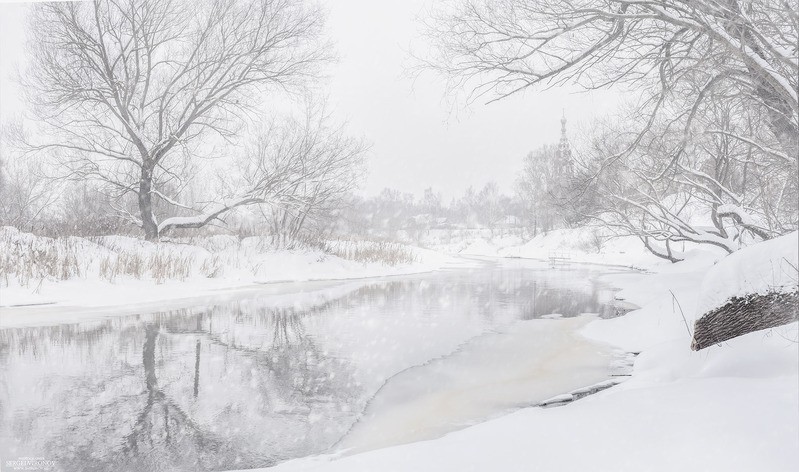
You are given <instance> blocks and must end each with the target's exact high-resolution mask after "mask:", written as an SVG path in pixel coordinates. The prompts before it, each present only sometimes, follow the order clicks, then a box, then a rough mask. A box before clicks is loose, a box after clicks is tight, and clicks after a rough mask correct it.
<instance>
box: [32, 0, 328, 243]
mask: <svg viewBox="0 0 799 472" xmlns="http://www.w3.org/2000/svg"><path fill="white" fill-rule="evenodd" d="M322 24H323V15H322V13H321V12H320V10H319V9H318V8H317V7H313V6H308V5H305V4H304V3H303V2H302V1H301V0H249V1H233V0H203V1H199V2H188V1H180V0H99V1H96V2H91V3H86V2H63V3H62V2H54V3H45V4H38V5H36V6H35V7H34V8H33V10H32V15H31V25H30V26H31V27H30V31H31V35H30V37H31V38H32V40H31V42H30V52H31V62H30V67H29V70H28V71H27V73H26V76H25V79H24V82H25V86H26V89H27V91H28V93H29V96H30V101H31V102H32V103H33V105H34V109H35V111H36V117H37V118H38V119H39V125H38V126H39V127H40V129H37V130H35V131H36V134H37V135H41V136H48V137H52V138H51V139H48V140H47V141H37V140H32V141H31V142H29V143H28V144H29V145H30V146H31V148H32V149H34V150H47V151H50V152H52V153H53V154H55V155H56V156H57V157H58V158H59V161H60V162H62V163H63V164H64V166H65V168H66V169H67V173H66V176H67V177H70V178H74V179H82V180H84V179H93V180H99V181H102V182H104V183H106V184H107V185H108V186H109V187H111V188H112V189H113V190H114V192H115V197H116V198H117V199H119V200H120V201H121V200H123V199H125V198H128V197H129V196H131V195H134V196H135V198H136V203H137V207H138V214H130V213H128V214H127V216H128V217H129V219H131V220H132V221H134V222H135V223H136V224H137V225H140V226H141V227H142V228H143V230H144V233H145V235H146V237H147V238H148V239H156V238H158V236H159V234H161V233H162V232H164V231H168V230H170V229H174V228H191V227H198V226H202V225H204V224H207V223H208V222H210V221H212V220H213V219H214V218H216V217H218V216H219V215H221V214H223V213H224V212H226V211H228V210H230V209H231V208H234V207H237V206H241V205H246V204H251V203H260V202H264V201H267V200H268V199H269V198H270V192H271V191H272V190H273V189H271V188H269V187H266V186H257V185H256V186H253V187H250V188H246V189H241V193H240V194H239V195H237V196H236V197H235V198H232V199H229V200H227V201H225V202H219V204H218V205H217V206H215V207H214V208H213V209H212V211H207V210H206V211H203V210H202V209H197V208H184V207H187V205H186V204H185V203H182V202H180V201H179V200H180V198H179V194H180V192H181V191H182V190H184V189H185V188H186V187H187V186H188V185H189V183H190V180H191V177H192V175H193V173H192V168H193V167H196V166H197V163H196V160H197V157H198V156H204V157H218V156H205V155H204V153H203V149H206V148H211V146H208V145H207V141H208V139H216V140H220V137H221V138H222V139H225V140H226V139H230V138H231V136H232V135H233V133H234V132H235V130H236V127H237V126H238V125H239V124H240V123H241V122H242V120H243V119H244V118H246V115H247V114H248V112H249V111H250V110H252V109H253V105H255V104H256V103H258V100H257V97H258V96H259V95H260V94H262V93H265V92H267V91H278V90H287V89H293V88H295V87H296V86H298V85H300V84H301V83H302V82H303V81H304V80H305V79H307V78H310V77H312V76H314V75H315V74H316V72H317V66H319V65H320V64H321V63H323V62H324V61H326V60H327V59H328V58H329V52H328V48H327V47H326V45H325V44H323V43H322V41H321V40H320V31H321V28H322ZM205 138H208V139H205ZM170 189H171V190H172V191H171V192H170ZM159 207H160V208H163V210H162V211H163V212H164V213H166V215H157V214H156V213H157V208H159ZM180 208H184V210H185V211H190V212H195V213H197V212H200V211H202V215H199V216H198V217H174V216H172V217H170V216H171V215H175V213H176V210H177V209H180ZM120 211H124V208H122V207H121V206H120ZM160 216H164V217H165V218H164V219H163V220H162V221H159V220H160V219H161V218H159V217H160Z"/></svg>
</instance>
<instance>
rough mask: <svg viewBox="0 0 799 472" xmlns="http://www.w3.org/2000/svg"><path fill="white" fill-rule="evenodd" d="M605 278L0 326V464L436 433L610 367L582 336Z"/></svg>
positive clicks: (252, 457)
mask: <svg viewBox="0 0 799 472" xmlns="http://www.w3.org/2000/svg"><path fill="white" fill-rule="evenodd" d="M608 271H609V269H597V268H586V267H577V266H573V267H567V268H563V269H559V270H553V269H550V268H548V267H547V266H546V265H544V264H542V263H539V262H534V261H522V260H503V261H489V260H463V265H462V266H454V267H452V268H450V269H448V270H443V271H438V272H434V273H428V274H420V275H413V276H403V277H392V278H385V279H375V280H362V281H355V282H353V281H349V282H341V283H334V284H325V285H324V286H323V287H320V286H319V284H314V283H309V284H307V290H306V289H303V291H302V292H296V290H295V292H296V293H293V294H292V295H291V296H283V297H278V298H276V297H274V296H269V297H266V296H261V295H259V294H258V293H249V294H246V295H241V296H237V297H233V298H231V299H229V300H227V301H225V302H219V303H216V304H204V305H201V306H190V307H186V308H182V309H173V310H170V311H162V312H157V313H142V314H137V315H130V316H117V317H113V318H106V319H93V320H86V321H84V322H80V323H75V324H61V325H53V326H36V327H27V328H24V327H21V328H6V329H2V330H0V461H2V465H5V464H6V461H9V460H20V459H25V458H27V459H35V460H44V461H52V462H48V464H51V465H52V466H53V470H69V471H74V470H81V471H92V470H97V471H107V470H108V471H119V472H122V471H151V470H152V471H155V470H164V471H166V470H186V471H189V470H227V469H245V468H252V467H265V466H269V465H273V464H275V463H277V462H279V461H281V460H285V459H289V458H296V457H303V456H307V455H311V454H317V453H322V452H327V451H331V450H333V449H348V450H350V451H361V450H367V449H372V448H375V447H381V446H385V445H390V444H398V443H402V442H408V441H414V440H419V439H428V438H433V437H437V436H440V435H442V434H445V433H446V432H448V431H452V430H454V429H457V428H461V427H463V426H466V425H468V424H472V423H475V422H479V421H482V420H485V419H487V418H490V417H492V416H496V415H499V414H501V413H503V412H506V411H509V410H511V409H513V408H519V407H523V406H526V405H530V404H535V402H537V401H540V400H542V399H544V398H546V397H548V396H551V395H554V394H557V393H561V392H564V391H568V390H570V389H573V388H576V387H580V386H583V385H587V384H590V383H593V382H596V381H599V380H602V379H604V378H606V377H607V375H608V365H609V364H610V362H611V360H612V358H613V353H612V352H610V351H609V350H608V349H607V348H605V347H602V346H598V345H594V344H592V343H589V342H588V341H586V340H584V339H582V338H581V337H579V336H578V335H577V334H576V331H577V330H578V329H579V327H580V326H582V325H583V324H585V323H586V322H588V321H590V319H591V318H590V317H578V315H581V314H583V313H595V314H598V316H605V317H607V316H614V315H615V313H616V308H615V306H614V304H613V301H612V300H613V291H612V290H611V289H610V288H609V287H608V286H606V285H604V284H602V283H601V282H599V281H598V276H599V275H601V274H602V273H607V272H608ZM294 287H295V288H296V284H294ZM270 291H271V292H270V293H272V294H274V292H275V288H274V287H272V288H270ZM553 313H556V314H560V315H562V316H563V318H562V319H549V318H552V317H547V319H541V317H542V316H545V315H550V314H553Z"/></svg>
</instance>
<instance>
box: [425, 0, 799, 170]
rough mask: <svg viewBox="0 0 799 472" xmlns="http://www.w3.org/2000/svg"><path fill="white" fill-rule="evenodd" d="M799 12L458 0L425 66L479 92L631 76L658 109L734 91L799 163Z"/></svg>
mask: <svg viewBox="0 0 799 472" xmlns="http://www.w3.org/2000/svg"><path fill="white" fill-rule="evenodd" d="M797 11H799V2H797V1H796V0H754V1H742V0H709V1H702V2H685V1H682V0H661V1H657V2H652V1H648V0H499V1H495V0H491V1H489V0H454V1H451V2H445V4H444V6H443V7H441V8H439V9H438V10H436V11H435V12H434V13H433V15H432V19H431V20H430V21H429V22H428V33H429V36H430V37H431V39H432V41H433V42H434V43H435V44H436V45H437V47H436V49H435V51H436V52H437V53H436V54H434V56H433V57H432V58H430V59H429V60H428V61H426V65H427V66H428V67H430V68H433V69H435V70H438V71H440V72H443V73H444V74H445V75H446V76H447V77H448V78H450V79H451V81H452V85H453V86H455V87H458V88H461V87H465V88H466V89H467V90H471V94H470V96H471V98H476V97H479V96H483V95H485V94H493V96H492V99H499V98H502V97H507V96H508V95H511V94H513V93H516V92H518V91H520V90H524V89H526V88H528V87H530V86H532V85H536V84H549V85H551V84H554V83H563V82H567V81H576V82H579V83H581V84H583V85H585V86H587V87H592V88H593V87H603V86H606V85H610V84H615V83H627V84H635V85H636V86H646V87H649V88H651V89H652V90H653V92H655V93H653V94H652V96H653V97H654V100H653V107H652V108H653V109H654V111H657V110H658V109H659V108H660V107H661V106H662V105H663V103H664V101H666V100H667V99H668V97H669V95H670V94H671V93H673V92H675V91H677V90H680V91H681V92H685V91H686V90H691V91H692V92H693V93H692V95H691V98H692V105H691V106H690V107H688V108H687V109H685V110H683V111H682V112H683V113H687V114H689V115H690V114H692V113H693V110H695V109H696V107H698V106H699V105H700V104H701V103H702V102H703V101H704V100H706V99H707V96H708V94H709V93H710V92H711V91H714V90H719V89H726V90H728V91H729V90H733V91H734V92H735V94H734V96H735V97H736V98H737V99H747V100H751V101H752V102H753V103H754V104H756V105H759V106H761V107H762V108H763V110H764V112H765V113H766V114H767V116H768V125H769V127H770V129H771V130H772V132H773V135H774V136H775V137H776V139H777V140H778V141H779V143H780V146H781V148H782V152H784V153H785V154H786V155H788V156H794V159H796V157H795V155H796V152H795V150H796V148H797V139H799V138H797V136H799V124H797V114H799V100H798V99H797V83H798V82H799V49H797V40H798V38H799V14H797ZM686 82H688V86H687V87H686V86H685V83H686ZM697 83H700V84H701V86H700V87H695V86H694V84H697ZM688 124H689V125H690V122H689V123H688Z"/></svg>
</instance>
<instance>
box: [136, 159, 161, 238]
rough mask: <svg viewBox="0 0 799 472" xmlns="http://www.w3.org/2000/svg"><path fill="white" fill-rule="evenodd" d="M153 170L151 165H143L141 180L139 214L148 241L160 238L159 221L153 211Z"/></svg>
mask: <svg viewBox="0 0 799 472" xmlns="http://www.w3.org/2000/svg"><path fill="white" fill-rule="evenodd" d="M152 189H153V170H152V169H151V168H150V167H149V166H146V165H145V166H142V169H141V179H140V180H139V215H141V226H142V229H143V230H144V237H145V239H147V240H148V241H157V240H158V223H157V222H156V221H155V214H154V213H153V194H152Z"/></svg>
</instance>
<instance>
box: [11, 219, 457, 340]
mask: <svg viewBox="0 0 799 472" xmlns="http://www.w3.org/2000/svg"><path fill="white" fill-rule="evenodd" d="M190 242H191V244H189V243H186V242H162V243H158V244H155V243H152V242H148V241H143V240H140V239H136V238H129V237H125V236H107V237H102V238H93V239H92V240H89V239H84V238H74V237H71V238H66V239H58V240H54V239H50V238H43V237H37V236H34V235H31V234H27V233H21V232H19V231H17V230H16V229H14V228H9V227H5V228H0V269H5V270H0V274H2V275H3V276H2V277H0V309H2V314H3V315H4V316H2V317H0V323H2V325H4V326H5V325H8V324H9V323H11V322H14V321H15V320H10V318H12V317H16V316H17V315H20V316H26V314H28V313H31V314H36V315H37V316H38V315H40V314H41V313H42V311H43V310H42V307H41V305H47V309H48V310H49V311H50V312H52V313H53V315H54V316H55V315H56V313H61V314H65V313H67V312H73V313H74V312H78V311H82V310H83V309H84V308H87V307H88V308H98V307H121V306H125V305H128V306H129V305H134V304H135V305H140V304H144V303H154V302H163V301H166V300H173V301H175V300H179V299H180V300H185V299H187V298H192V297H208V296H211V295H218V294H219V293H220V291H229V290H234V289H253V288H254V286H258V285H259V284H273V283H277V282H287V281H292V282H300V281H317V280H346V279H359V278H366V277H380V276H391V275H404V274H412V273H419V272H427V271H431V270H435V269H438V268H440V267H442V266H444V265H445V264H447V262H448V261H449V260H450V258H449V257H447V256H443V255H441V254H440V253H437V252H434V251H430V250H426V249H421V248H415V247H410V246H402V245H377V247H376V248H375V247H371V246H373V245H376V243H370V242H366V241H358V242H341V241H336V242H334V243H333V244H332V245H331V247H332V249H331V251H332V252H333V254H330V253H328V252H325V251H323V250H322V249H313V248H307V249H276V248H274V247H272V246H270V245H269V244H268V243H267V242H265V241H264V239H262V238H245V239H244V240H242V241H239V240H238V239H237V238H234V237H226V236H214V237H211V238H198V239H192V240H191V241H190ZM380 251H384V252H387V254H388V255H387V257H388V258H390V259H391V261H390V262H383V261H380V260H379V257H380V254H379V253H380ZM337 254H341V255H342V256H339V255H337ZM349 256H352V257H354V258H355V260H352V259H348V258H347V257H349ZM22 305H38V306H30V307H27V308H26V307H24V306H22ZM54 308H55V309H54ZM45 311H47V310H45Z"/></svg>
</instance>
